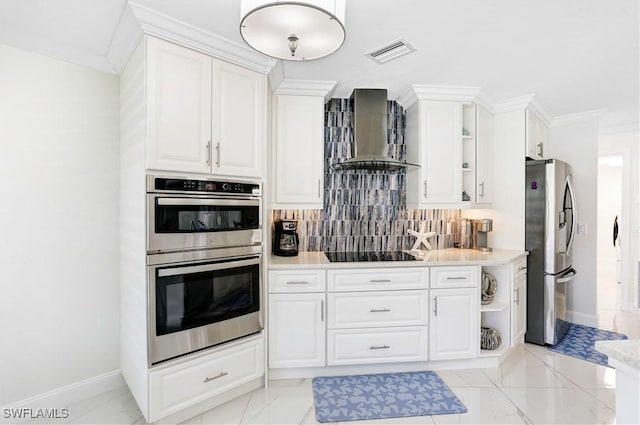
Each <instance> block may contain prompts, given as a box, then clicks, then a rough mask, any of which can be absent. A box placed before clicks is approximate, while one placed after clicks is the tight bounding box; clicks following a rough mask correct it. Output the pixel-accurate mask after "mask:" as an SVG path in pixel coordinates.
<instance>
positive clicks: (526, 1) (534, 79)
mask: <svg viewBox="0 0 640 425" xmlns="http://www.w3.org/2000/svg"><path fill="white" fill-rule="evenodd" d="M136 3H138V4H141V5H143V6H146V7H148V8H150V9H154V10H156V11H159V12H161V13H163V14H166V15H168V16H170V17H173V18H175V19H178V20H180V21H183V22H185V23H188V24H190V25H193V26H195V27H198V28H201V29H203V30H205V31H207V32H210V33H213V34H216V35H218V36H221V37H224V38H227V39H229V40H231V41H234V42H236V43H239V44H241V43H242V39H241V37H240V34H239V30H238V28H239V22H240V12H239V10H240V0H180V1H178V0H137V1H136ZM639 3H640V2H638V0H393V1H390V0H347V9H346V18H345V21H346V23H345V26H346V30H347V39H346V42H345V44H344V45H343V46H342V48H341V49H340V50H339V51H338V52H336V53H335V54H334V55H332V56H330V57H327V58H324V59H319V60H316V61H310V62H304V63H302V62H285V63H284V64H283V65H284V67H283V68H284V74H285V76H286V78H291V79H312V80H313V79H318V80H336V81H338V87H337V90H336V94H335V95H336V96H337V97H347V96H349V95H350V93H351V90H352V89H353V88H354V87H384V88H387V89H388V90H389V97H390V98H395V97H397V96H399V95H400V94H402V93H403V92H404V91H405V90H406V89H407V88H408V87H409V85H410V84H428V85H455V86H476V87H481V88H482V90H483V92H484V93H486V94H487V95H488V96H489V97H490V98H491V99H493V100H494V101H502V100H506V99H509V98H513V97H518V96H522V95H527V94H532V93H535V94H536V99H537V100H538V101H539V102H540V104H542V105H543V106H544V107H545V108H546V110H547V111H548V112H549V113H550V114H551V115H553V116H554V117H557V116H561V115H567V114H573V113H580V112H585V111H591V110H597V109H605V110H606V112H605V115H604V116H603V118H602V121H601V124H602V126H603V127H621V126H631V125H637V124H638V122H639V121H640V119H639V114H640V110H639V108H638V104H639V93H640V84H639V79H640V24H639V22H640V19H639V17H640V10H639ZM125 6H126V0H55V1H53V0H0V42H2V43H5V44H9V45H14V46H17V47H21V48H24V49H28V50H32V51H36V52H39V53H44V54H48V55H50V56H54V57H58V58H60V59H63V60H69V61H72V62H77V63H82V64H84V65H88V66H92V67H94V68H97V69H102V70H109V69H111V70H112V69H113V67H112V65H110V64H109V63H108V61H107V59H106V54H107V51H108V49H109V46H110V44H111V40H112V37H113V34H114V31H115V30H116V28H117V24H118V21H119V19H120V16H121V15H122V12H123V10H124V8H125ZM400 37H401V38H404V39H405V40H406V41H407V42H409V43H410V44H411V45H413V47H415V48H416V50H417V51H416V52H415V53H412V54H411V55H408V56H404V57H401V58H399V59H396V60H393V61H390V62H388V63H385V64H382V65H378V64H376V63H375V62H373V61H372V60H370V59H368V58H367V57H365V56H364V53H365V52H366V51H369V50H371V49H373V48H376V47H378V46H380V45H381V44H384V43H386V42H388V41H392V40H394V39H397V38H400Z"/></svg>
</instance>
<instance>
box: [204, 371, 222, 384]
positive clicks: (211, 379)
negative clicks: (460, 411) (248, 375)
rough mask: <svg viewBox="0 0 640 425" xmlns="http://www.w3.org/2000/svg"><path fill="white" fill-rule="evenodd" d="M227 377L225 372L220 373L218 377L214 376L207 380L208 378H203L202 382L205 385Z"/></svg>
mask: <svg viewBox="0 0 640 425" xmlns="http://www.w3.org/2000/svg"><path fill="white" fill-rule="evenodd" d="M227 375H228V373H227V372H220V373H219V374H218V375H216V376H214V377H213V378H209V377H206V378H204V381H202V382H203V383H204V384H206V383H207V382H211V381H215V380H216V379H218V378H222V377H223V376H227Z"/></svg>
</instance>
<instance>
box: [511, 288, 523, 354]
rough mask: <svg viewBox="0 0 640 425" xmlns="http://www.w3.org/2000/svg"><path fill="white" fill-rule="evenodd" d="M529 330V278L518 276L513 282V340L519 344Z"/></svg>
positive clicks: (513, 342)
mask: <svg viewBox="0 0 640 425" xmlns="http://www.w3.org/2000/svg"><path fill="white" fill-rule="evenodd" d="M526 331H527V278H526V275H523V276H520V277H517V278H516V280H515V281H514V282H513V302H512V307H511V341H512V344H514V345H515V344H518V343H519V342H520V341H521V340H522V337H523V335H524V334H525V332H526Z"/></svg>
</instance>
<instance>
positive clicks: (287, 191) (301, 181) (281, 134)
mask: <svg viewBox="0 0 640 425" xmlns="http://www.w3.org/2000/svg"><path fill="white" fill-rule="evenodd" d="M273 102H274V110H275V115H276V117H275V143H274V167H273V168H274V171H273V177H274V181H275V182H274V185H273V187H274V195H273V203H274V208H305V209H310V208H311V209H313V208H316V209H317V208H322V205H323V195H324V98H323V97H322V96H297V95H274V98H273Z"/></svg>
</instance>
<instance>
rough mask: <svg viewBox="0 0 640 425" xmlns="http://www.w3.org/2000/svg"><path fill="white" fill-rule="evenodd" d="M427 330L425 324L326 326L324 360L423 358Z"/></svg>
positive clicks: (335, 362)
mask: <svg viewBox="0 0 640 425" xmlns="http://www.w3.org/2000/svg"><path fill="white" fill-rule="evenodd" d="M427 333H428V330H427V326H407V327H390V328H370V329H366V328H365V329H336V330H329V331H328V343H327V364H328V365H329V366H332V365H348V364H365V363H389V362H414V361H423V360H427V357H428V349H427Z"/></svg>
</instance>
